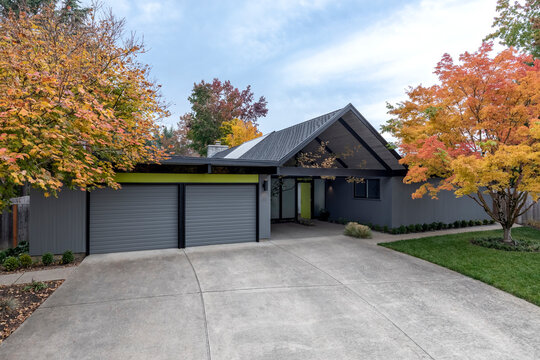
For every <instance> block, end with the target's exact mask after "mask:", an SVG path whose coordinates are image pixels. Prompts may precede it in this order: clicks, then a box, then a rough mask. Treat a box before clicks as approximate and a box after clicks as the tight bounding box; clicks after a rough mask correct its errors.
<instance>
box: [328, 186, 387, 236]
mask: <svg viewBox="0 0 540 360" xmlns="http://www.w3.org/2000/svg"><path fill="white" fill-rule="evenodd" d="M379 179H380V180H381V198H380V199H379V200H375V199H355V198H354V185H353V184H352V183H348V182H347V181H345V179H343V178H336V180H333V181H332V180H328V181H326V209H327V210H328V211H330V218H331V219H338V218H345V219H347V220H352V221H358V222H360V223H364V224H366V223H372V224H377V225H387V226H392V184H391V178H389V177H383V178H379Z"/></svg>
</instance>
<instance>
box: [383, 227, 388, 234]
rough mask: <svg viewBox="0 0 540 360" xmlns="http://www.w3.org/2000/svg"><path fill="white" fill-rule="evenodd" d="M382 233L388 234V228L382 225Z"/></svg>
mask: <svg viewBox="0 0 540 360" xmlns="http://www.w3.org/2000/svg"><path fill="white" fill-rule="evenodd" d="M382 231H383V232H385V233H387V232H388V226H386V225H384V226H383V228H382Z"/></svg>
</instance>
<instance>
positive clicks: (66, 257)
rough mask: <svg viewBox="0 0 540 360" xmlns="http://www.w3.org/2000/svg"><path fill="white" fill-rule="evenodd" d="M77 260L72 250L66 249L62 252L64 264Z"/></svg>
mask: <svg viewBox="0 0 540 360" xmlns="http://www.w3.org/2000/svg"><path fill="white" fill-rule="evenodd" d="M74 260H75V257H74V256H73V252H71V250H66V251H64V253H63V254H62V264H71V263H72V262H73V261H74Z"/></svg>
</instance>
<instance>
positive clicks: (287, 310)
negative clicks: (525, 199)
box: [0, 224, 540, 360]
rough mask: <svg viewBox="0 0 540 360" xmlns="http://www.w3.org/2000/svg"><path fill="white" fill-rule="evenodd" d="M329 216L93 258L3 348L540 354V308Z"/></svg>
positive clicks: (55, 352)
mask: <svg viewBox="0 0 540 360" xmlns="http://www.w3.org/2000/svg"><path fill="white" fill-rule="evenodd" d="M328 225H329V226H328V227H324V225H320V226H316V227H305V226H301V225H296V226H293V225H292V224H291V225H286V226H287V227H288V229H287V231H285V229H281V228H279V227H278V228H276V229H275V231H274V235H275V237H274V239H273V240H271V241H265V242H261V243H248V244H235V245H218V246H206V247H198V248H190V249H186V250H185V251H183V250H178V249H171V250H160V251H143V252H136V253H120V254H108V255H92V256H89V257H87V258H86V259H85V260H84V261H83V262H82V263H81V265H80V266H79V267H78V269H77V271H76V272H74V273H73V274H72V276H70V277H69V278H68V279H67V280H66V281H65V282H64V284H63V285H62V286H61V287H60V288H59V289H58V290H57V291H56V292H55V293H54V294H53V295H52V296H51V297H50V298H49V299H48V300H47V301H46V302H45V303H44V304H43V305H42V306H41V307H40V308H38V309H37V310H36V311H35V313H34V314H33V315H32V316H31V317H30V318H29V319H27V320H26V321H25V322H24V323H23V325H22V326H21V327H20V328H19V329H18V330H17V331H16V332H15V333H13V334H12V335H11V336H10V337H9V338H8V339H7V340H6V341H4V343H3V344H2V345H1V346H0V358H1V359H2V360H8V359H28V358H31V359H48V358H55V359H117V358H126V359H196V360H199V359H212V360H230V359H246V360H247V359H249V360H256V359H268V360H270V359H276V360H279V359H306V360H307V359H309V360H323V359H325V360H326V359H351V360H352V359H355V360H356V359H489V360H497V359H538V358H540V343H539V342H538V334H539V333H540V308H538V307H536V306H535V305H533V304H530V303H528V302H526V301H523V300H521V299H518V298H516V297H514V296H512V295H509V294H507V293H505V292H502V291H500V290H497V289H495V288H493V287H491V286H488V285H486V284H483V283H481V282H479V281H476V280H473V279H470V278H467V277H465V276H462V275H460V274H458V273H455V272H452V271H450V270H447V269H445V268H442V267H439V266H436V265H434V264H431V263H428V262H425V261H423V260H420V259H417V258H414V257H411V256H408V255H405V254H402V253H398V252H395V251H392V250H390V249H386V248H383V247H380V246H376V245H375V240H370V241H364V240H360V239H354V238H349V237H345V236H342V235H340V233H341V230H342V227H338V226H337V225H336V226H335V227H332V226H330V225H331V224H328ZM273 230H274V229H273ZM287 233H289V234H290V237H287ZM280 234H281V235H280ZM302 234H303V235H302ZM301 235H302V236H301ZM321 235H322V236H321ZM377 236H378V235H377ZM383 236H385V235H381V237H380V238H379V239H378V240H377V241H385V239H384V238H383ZM390 238H391V239H396V237H393V236H390Z"/></svg>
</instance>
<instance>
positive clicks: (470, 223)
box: [467, 220, 476, 226]
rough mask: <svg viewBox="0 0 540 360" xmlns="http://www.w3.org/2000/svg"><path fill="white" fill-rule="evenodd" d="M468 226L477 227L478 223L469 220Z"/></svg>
mask: <svg viewBox="0 0 540 360" xmlns="http://www.w3.org/2000/svg"><path fill="white" fill-rule="evenodd" d="M467 225H469V226H474V225H476V221H474V220H469V222H468V223H467Z"/></svg>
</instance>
